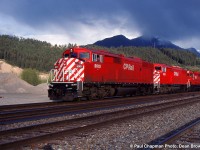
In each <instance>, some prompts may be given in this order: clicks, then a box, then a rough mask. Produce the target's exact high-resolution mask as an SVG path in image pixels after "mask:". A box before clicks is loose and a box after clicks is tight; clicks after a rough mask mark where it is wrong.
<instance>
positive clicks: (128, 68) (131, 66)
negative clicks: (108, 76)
mask: <svg viewBox="0 0 200 150" xmlns="http://www.w3.org/2000/svg"><path fill="white" fill-rule="evenodd" d="M123 68H124V70H131V71H134V65H131V64H126V63H124V65H123Z"/></svg>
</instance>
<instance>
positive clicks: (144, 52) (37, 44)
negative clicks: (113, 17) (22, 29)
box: [0, 35, 200, 72]
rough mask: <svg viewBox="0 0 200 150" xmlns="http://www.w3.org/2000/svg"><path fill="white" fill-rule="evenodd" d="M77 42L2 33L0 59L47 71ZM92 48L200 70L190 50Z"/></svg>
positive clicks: (196, 58) (199, 64)
mask: <svg viewBox="0 0 200 150" xmlns="http://www.w3.org/2000/svg"><path fill="white" fill-rule="evenodd" d="M73 46H75V44H70V43H69V44H68V45H54V46H52V45H51V44H50V43H47V42H44V41H39V40H35V39H24V38H20V37H16V36H8V35H0V59H4V60H6V61H7V62H8V63H10V64H12V65H15V66H18V67H21V68H32V69H36V70H39V71H45V72H48V71H49V70H50V69H52V68H53V65H54V63H55V61H56V60H57V59H58V58H60V57H61V56H62V53H63V51H64V50H65V49H67V48H68V47H73ZM84 47H86V48H90V49H96V50H106V51H109V52H112V53H117V54H124V55H125V56H127V57H130V56H136V57H140V58H142V59H143V60H146V61H150V62H154V63H165V64H168V65H179V66H181V67H185V68H190V69H191V68H195V70H198V68H199V66H200V59H199V58H198V57H197V56H196V55H195V54H193V53H192V52H189V51H187V50H175V49H167V48H162V49H158V48H152V47H132V46H131V47H118V48H114V47H111V48H107V47H100V46H96V45H86V46H84Z"/></svg>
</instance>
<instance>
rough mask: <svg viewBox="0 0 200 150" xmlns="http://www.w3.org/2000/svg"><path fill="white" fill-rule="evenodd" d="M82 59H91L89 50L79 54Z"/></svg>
mask: <svg viewBox="0 0 200 150" xmlns="http://www.w3.org/2000/svg"><path fill="white" fill-rule="evenodd" d="M79 57H80V59H89V58H90V54H89V53H87V52H83V53H80V54H79Z"/></svg>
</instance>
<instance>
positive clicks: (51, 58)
mask: <svg viewBox="0 0 200 150" xmlns="http://www.w3.org/2000/svg"><path fill="white" fill-rule="evenodd" d="M73 46H74V44H68V45H55V46H52V45H51V44H50V43H47V42H43V41H38V40H34V39H24V38H19V37H16V36H8V35H0V59H5V60H6V61H7V62H8V63H10V64H12V65H15V66H19V67H21V68H34V69H37V70H39V71H49V70H50V69H51V68H52V67H53V64H54V62H55V61H56V60H57V59H58V58H59V57H61V55H62V53H63V51H64V50H65V49H66V48H68V47H73Z"/></svg>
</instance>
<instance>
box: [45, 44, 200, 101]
mask: <svg viewBox="0 0 200 150" xmlns="http://www.w3.org/2000/svg"><path fill="white" fill-rule="evenodd" d="M199 85H200V73H199V72H192V71H187V70H185V69H183V68H181V67H178V66H169V65H166V64H153V63H150V62H146V61H144V60H142V59H140V58H137V57H125V56H124V55H121V54H113V53H109V52H107V51H103V50H90V49H86V48H79V47H75V48H71V49H67V50H66V51H64V52H63V54H62V58H60V59H58V60H57V61H56V63H55V64H54V69H53V70H52V79H51V84H50V86H49V87H50V88H49V97H50V99H59V98H61V99H65V100H66V99H67V100H68V99H72V100H73V99H74V98H77V97H92V98H100V97H106V96H115V95H116V96H121V95H123V96H125V95H133V94H143V95H144V94H152V93H168V92H174V91H188V90H190V89H191V86H194V87H195V89H198V88H199ZM69 97H70V98H69Z"/></svg>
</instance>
